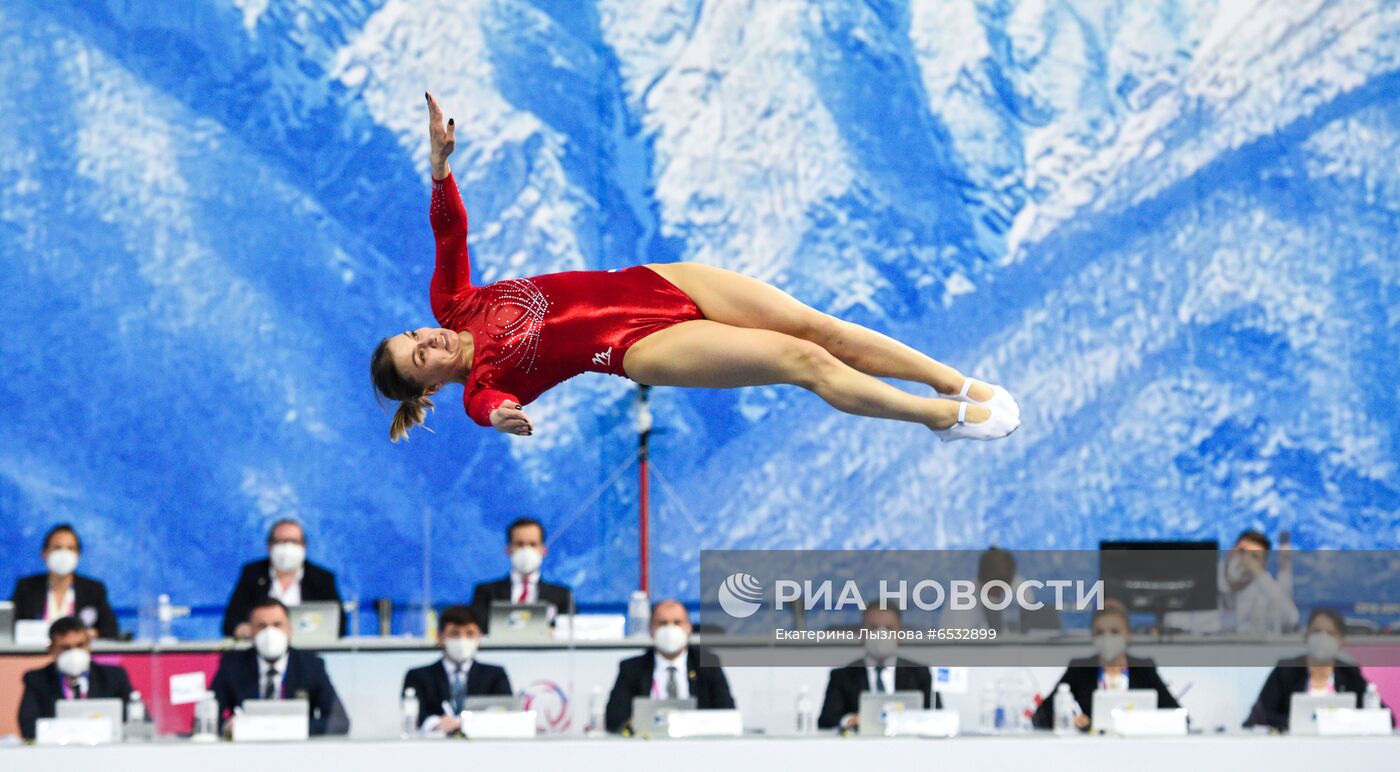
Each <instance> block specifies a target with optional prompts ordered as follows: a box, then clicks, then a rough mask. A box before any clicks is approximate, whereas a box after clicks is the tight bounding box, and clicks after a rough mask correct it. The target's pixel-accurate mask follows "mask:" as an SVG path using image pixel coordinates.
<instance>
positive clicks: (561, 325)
mask: <svg viewBox="0 0 1400 772" xmlns="http://www.w3.org/2000/svg"><path fill="white" fill-rule="evenodd" d="M429 217H430V220H431V221H432V225H433V236H434V238H435V239H436V240H437V267H436V268H435V270H434V271H433V281H432V285H431V286H430V287H429V291H428V295H429V298H430V299H431V301H432V306H433V316H435V317H437V320H438V324H441V325H442V326H443V327H446V328H448V329H451V330H456V331H458V332H470V333H471V335H472V339H473V341H474V343H475V344H476V350H475V352H474V353H473V358H472V369H471V375H470V376H469V377H468V380H467V387H466V392H465V394H464V395H463V402H464V403H465V405H466V409H467V415H468V416H471V419H472V420H473V421H476V422H477V423H479V424H481V425H482V426H490V425H491V411H493V410H495V409H496V408H497V407H499V406H500V405H501V403H502V402H507V401H513V402H519V403H520V404H522V405H524V404H529V403H530V402H532V401H534V400H535V399H536V398H537V397H539V395H541V394H543V393H544V392H545V391H547V390H549V389H551V388H553V387H554V386H557V385H559V384H560V383H562V382H564V381H566V380H568V379H569V378H572V377H574V376H575V375H578V374H579V373H583V372H589V371H592V372H598V373H609V374H612V375H619V376H622V377H624V378H626V377H627V373H626V372H625V371H624V370H623V369H622V358H623V356H624V355H625V354H626V353H627V349H629V348H631V347H632V345H633V344H634V343H636V342H637V341H639V340H641V339H642V338H645V337H646V336H648V335H650V334H652V333H653V332H657V331H658V330H663V329H665V328H667V327H670V326H671V325H673V324H677V323H679V322H685V321H690V320H693V319H703V318H705V317H704V315H703V314H701V313H700V309H699V307H697V306H696V305H695V303H694V302H693V301H692V300H691V299H690V297H689V296H688V295H686V294H685V293H684V292H681V290H680V289H679V288H677V287H676V286H675V285H674V284H672V283H670V282H669V281H666V280H665V279H664V278H662V277H661V275H660V274H658V273H656V272H655V271H653V270H651V269H650V268H646V267H644V266H635V267H632V268H624V269H622V270H617V271H567V272H565V273H551V274H545V275H543V276H532V277H529V278H525V279H505V280H503V281H498V282H493V283H491V284H487V285H484V286H481V287H476V286H473V285H472V283H471V264H470V261H469V259H468V256H467V211H466V208H465V207H464V206H462V196H461V194H460V193H458V191H457V183H456V182H455V181H454V180H453V179H452V176H451V175H448V177H447V178H446V179H444V180H436V181H434V182H433V198H432V205H431V209H430V212H429Z"/></svg>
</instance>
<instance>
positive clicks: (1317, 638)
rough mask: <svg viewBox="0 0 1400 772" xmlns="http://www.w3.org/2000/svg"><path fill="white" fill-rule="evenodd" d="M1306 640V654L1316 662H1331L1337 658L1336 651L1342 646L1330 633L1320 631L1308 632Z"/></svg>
mask: <svg viewBox="0 0 1400 772" xmlns="http://www.w3.org/2000/svg"><path fill="white" fill-rule="evenodd" d="M1306 640H1307V644H1308V656H1309V657H1311V658H1312V659H1314V660H1316V661H1318V662H1331V661H1332V660H1334V659H1336V658H1337V652H1338V651H1340V650H1341V648H1342V642H1341V641H1339V640H1337V636H1335V635H1333V634H1331V633H1324V632H1322V631H1318V632H1315V633H1308V637H1307V639H1306Z"/></svg>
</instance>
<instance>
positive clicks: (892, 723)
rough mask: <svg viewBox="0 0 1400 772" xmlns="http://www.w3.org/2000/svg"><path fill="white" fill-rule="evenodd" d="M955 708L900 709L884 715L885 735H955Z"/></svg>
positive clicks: (956, 716)
mask: <svg viewBox="0 0 1400 772" xmlns="http://www.w3.org/2000/svg"><path fill="white" fill-rule="evenodd" d="M958 727H959V717H958V712H957V711H956V710H901V711H897V712H894V713H890V714H889V715H888V716H885V736H886V737H957V736H958Z"/></svg>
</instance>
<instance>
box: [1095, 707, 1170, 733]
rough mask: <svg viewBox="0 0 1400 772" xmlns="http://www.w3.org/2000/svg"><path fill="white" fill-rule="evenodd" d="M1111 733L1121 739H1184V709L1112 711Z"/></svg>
mask: <svg viewBox="0 0 1400 772" xmlns="http://www.w3.org/2000/svg"><path fill="white" fill-rule="evenodd" d="M1111 720H1112V726H1113V733H1114V734H1117V735H1121V736H1123V737H1184V736H1185V735H1186V709H1185V708H1158V709H1155V710H1121V709H1118V710H1114V711H1113V713H1112V715H1111Z"/></svg>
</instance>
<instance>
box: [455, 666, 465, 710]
mask: <svg viewBox="0 0 1400 772" xmlns="http://www.w3.org/2000/svg"><path fill="white" fill-rule="evenodd" d="M466 703H467V679H466V678H465V677H464V675H463V673H462V668H460V667H459V668H457V670H456V671H454V672H453V673H452V707H453V708H454V709H455V710H456V711H457V712H458V713H461V712H462V707H463V706H464V705H466Z"/></svg>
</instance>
